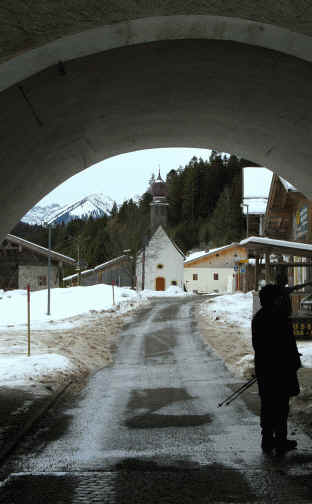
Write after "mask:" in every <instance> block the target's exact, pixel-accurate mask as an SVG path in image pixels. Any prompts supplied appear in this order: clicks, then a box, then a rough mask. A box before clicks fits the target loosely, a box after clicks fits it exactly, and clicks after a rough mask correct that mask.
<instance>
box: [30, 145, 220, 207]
mask: <svg viewBox="0 0 312 504" xmlns="http://www.w3.org/2000/svg"><path fill="white" fill-rule="evenodd" d="M210 153H211V150H209V149H181V148H176V149H147V150H141V151H136V152H131V153H129V154H122V155H120V156H115V157H112V158H110V159H107V160H106V161H102V162H101V163H97V164H96V165H93V166H91V167H90V168H87V169H86V170H84V171H82V172H80V173H78V174H77V175H75V176H74V177H71V178H70V179H68V180H66V182H64V183H63V184H61V185H60V186H58V187H57V188H56V189H54V191H52V192H50V193H49V194H48V195H47V196H45V197H44V198H43V199H42V200H41V201H40V202H39V203H38V204H39V205H48V204H51V203H59V204H60V205H63V204H66V203H71V202H72V201H75V200H79V199H81V198H83V197H85V196H87V195H88V194H93V193H103V194H105V195H106V196H110V197H111V198H112V199H113V200H115V201H116V202H117V203H122V202H123V201H124V200H125V199H129V198H131V197H134V196H136V195H141V194H143V193H144V192H145V191H146V190H147V188H148V182H149V179H150V177H151V175H152V173H154V174H155V175H157V174H158V168H159V167H160V173H161V176H162V178H163V179H165V178H166V175H167V173H168V172H169V171H170V170H172V169H174V170H176V169H177V168H179V166H185V165H186V164H187V163H188V162H189V161H190V160H191V158H192V157H193V156H197V157H202V158H203V159H209V156H210Z"/></svg>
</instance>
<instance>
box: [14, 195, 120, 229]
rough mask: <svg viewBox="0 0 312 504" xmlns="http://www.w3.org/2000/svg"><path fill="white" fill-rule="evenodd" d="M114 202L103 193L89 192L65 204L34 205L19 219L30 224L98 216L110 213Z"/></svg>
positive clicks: (40, 224) (55, 222) (58, 222)
mask: <svg viewBox="0 0 312 504" xmlns="http://www.w3.org/2000/svg"><path fill="white" fill-rule="evenodd" d="M113 204H114V202H113V200H112V199H111V198H110V197H109V196H106V195H104V194H103V193H94V194H89V195H88V196H85V197H83V198H81V199H79V200H76V201H74V202H72V203H68V204H66V205H60V204H59V203H52V204H51V205H46V206H42V205H35V206H34V207H33V208H32V209H31V210H29V211H28V212H27V213H26V214H25V215H24V217H23V218H22V219H21V220H22V222H25V223H26V224H30V225H39V226H43V225H47V224H48V223H52V222H53V223H54V224H60V223H61V222H64V223H67V222H70V221H71V220H73V219H77V218H78V219H83V220H85V219H88V218H89V217H94V218H99V217H103V216H104V215H110V211H111V209H112V206H113Z"/></svg>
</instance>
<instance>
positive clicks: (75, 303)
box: [0, 284, 145, 331]
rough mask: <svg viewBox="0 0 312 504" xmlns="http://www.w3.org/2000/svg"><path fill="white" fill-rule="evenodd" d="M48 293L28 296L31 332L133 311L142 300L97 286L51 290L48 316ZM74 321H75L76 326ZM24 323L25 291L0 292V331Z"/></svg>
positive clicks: (132, 293) (125, 291)
mask: <svg viewBox="0 0 312 504" xmlns="http://www.w3.org/2000/svg"><path fill="white" fill-rule="evenodd" d="M47 300H48V291H47V290H41V291H36V292H32V293H31V302H30V314H31V315H30V316H31V327H32V328H33V329H44V328H49V329H52V328H53V325H55V326H56V327H57V328H58V329H60V328H61V327H62V326H61V325H60V321H63V322H64V325H63V327H64V328H67V327H68V324H67V325H66V319H70V318H73V317H77V316H79V315H84V314H88V313H90V312H92V311H96V312H101V311H105V310H118V311H119V312H121V313H125V312H127V311H130V310H133V309H134V308H136V307H137V306H139V305H140V304H144V302H145V301H144V299H142V297H140V296H138V295H137V293H136V292H135V291H134V290H132V289H130V288H124V287H114V301H115V304H113V288H112V286H111V285H104V284H98V285H93V286H90V287H81V286H80V287H69V288H66V289H51V305H50V306H51V310H50V311H51V315H47ZM77 323H78V320H76V324H77ZM26 324H27V292H26V290H14V291H7V292H4V291H2V292H0V331H1V330H4V329H5V330H7V329H8V327H14V328H15V329H16V328H17V327H18V326H25V325H26Z"/></svg>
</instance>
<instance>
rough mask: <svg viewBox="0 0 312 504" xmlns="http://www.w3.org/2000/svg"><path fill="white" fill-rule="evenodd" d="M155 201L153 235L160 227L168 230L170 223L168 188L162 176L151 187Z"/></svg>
mask: <svg viewBox="0 0 312 504" xmlns="http://www.w3.org/2000/svg"><path fill="white" fill-rule="evenodd" d="M151 193H152V196H153V201H152V202H151V234H153V233H154V232H155V231H156V229H157V228H158V226H159V225H161V226H162V227H163V228H165V229H166V227H167V221H168V202H167V186H166V182H164V181H163V179H162V178H161V175H160V169H159V172H158V177H157V179H156V180H155V181H154V182H153V183H152V185H151Z"/></svg>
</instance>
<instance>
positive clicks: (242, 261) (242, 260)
mask: <svg viewBox="0 0 312 504" xmlns="http://www.w3.org/2000/svg"><path fill="white" fill-rule="evenodd" d="M239 262H240V263H248V259H241V260H240V261H239Z"/></svg>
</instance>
